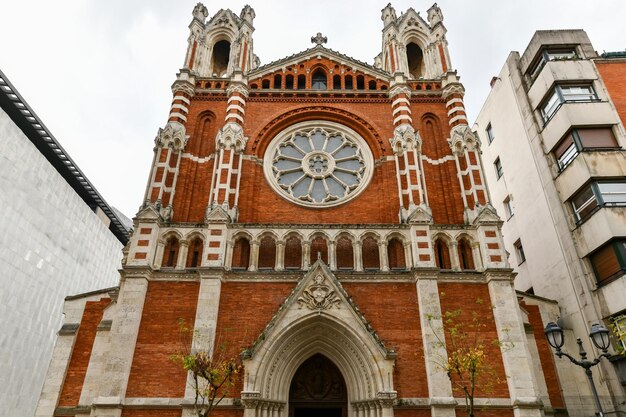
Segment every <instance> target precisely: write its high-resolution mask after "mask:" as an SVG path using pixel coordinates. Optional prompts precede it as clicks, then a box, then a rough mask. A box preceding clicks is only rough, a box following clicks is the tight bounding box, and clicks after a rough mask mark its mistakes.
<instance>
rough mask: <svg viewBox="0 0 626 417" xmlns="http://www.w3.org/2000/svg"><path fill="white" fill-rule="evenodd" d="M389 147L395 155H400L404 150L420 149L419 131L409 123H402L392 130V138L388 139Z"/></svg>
mask: <svg viewBox="0 0 626 417" xmlns="http://www.w3.org/2000/svg"><path fill="white" fill-rule="evenodd" d="M389 142H390V143H391V149H393V152H394V153H395V154H396V155H401V154H403V153H404V152H406V151H412V150H414V149H415V150H417V151H418V152H420V151H421V149H422V138H421V137H420V134H419V132H417V131H416V130H415V129H413V126H411V125H409V124H402V125H400V126H398V127H396V128H395V129H394V131H393V138H391V139H389Z"/></svg>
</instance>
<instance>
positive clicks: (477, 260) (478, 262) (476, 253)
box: [472, 242, 483, 271]
mask: <svg viewBox="0 0 626 417" xmlns="http://www.w3.org/2000/svg"><path fill="white" fill-rule="evenodd" d="M472 256H473V257H474V268H476V270H477V271H482V270H483V258H482V257H481V256H480V243H479V242H474V243H472Z"/></svg>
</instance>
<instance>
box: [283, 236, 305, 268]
mask: <svg viewBox="0 0 626 417" xmlns="http://www.w3.org/2000/svg"><path fill="white" fill-rule="evenodd" d="M285 269H302V242H300V238H298V236H296V235H292V236H289V237H288V238H287V240H286V241H285Z"/></svg>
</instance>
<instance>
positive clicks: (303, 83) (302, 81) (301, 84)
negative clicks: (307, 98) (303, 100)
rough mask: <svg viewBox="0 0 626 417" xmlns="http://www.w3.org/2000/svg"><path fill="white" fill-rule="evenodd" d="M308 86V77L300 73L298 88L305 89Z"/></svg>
mask: <svg viewBox="0 0 626 417" xmlns="http://www.w3.org/2000/svg"><path fill="white" fill-rule="evenodd" d="M305 88H306V77H305V76H304V74H300V75H298V90H304V89H305Z"/></svg>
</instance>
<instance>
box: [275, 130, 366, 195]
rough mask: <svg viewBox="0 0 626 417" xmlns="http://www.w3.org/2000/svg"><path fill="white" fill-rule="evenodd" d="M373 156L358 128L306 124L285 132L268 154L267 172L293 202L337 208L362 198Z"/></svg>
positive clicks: (281, 191) (279, 136) (281, 192)
mask: <svg viewBox="0 0 626 417" xmlns="http://www.w3.org/2000/svg"><path fill="white" fill-rule="evenodd" d="M371 167H372V157H371V154H370V151H369V148H368V147H367V145H366V143H365V141H364V140H363V139H362V138H361V137H360V136H359V135H358V134H357V133H356V132H354V131H353V130H351V129H348V128H346V127H345V126H342V125H338V124H336V123H330V122H322V121H317V122H306V123H300V124H298V125H295V126H292V127H291V128H288V129H287V130H285V131H283V132H281V133H280V134H279V135H278V136H277V137H276V138H275V139H274V140H273V141H272V143H271V144H270V147H269V148H268V151H267V152H266V156H265V174H266V176H267V177H268V180H269V181H270V183H271V184H272V186H273V187H274V188H275V189H276V190H277V191H278V192H279V193H280V194H281V195H283V196H284V197H287V198H288V199H289V200H291V201H293V202H295V203H298V204H301V205H307V206H318V207H319V206H333V205H336V204H340V203H343V202H345V201H347V200H349V199H351V198H353V197H354V196H356V195H357V194H358V193H359V192H360V191H361V190H362V189H363V188H364V186H365V185H366V183H367V182H368V181H369V178H370V176H371Z"/></svg>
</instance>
